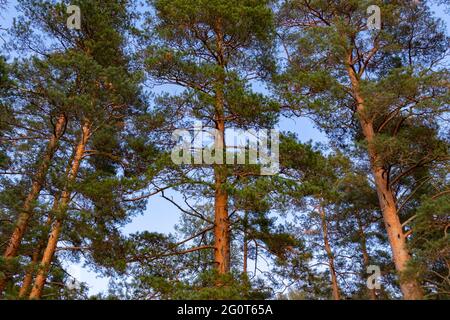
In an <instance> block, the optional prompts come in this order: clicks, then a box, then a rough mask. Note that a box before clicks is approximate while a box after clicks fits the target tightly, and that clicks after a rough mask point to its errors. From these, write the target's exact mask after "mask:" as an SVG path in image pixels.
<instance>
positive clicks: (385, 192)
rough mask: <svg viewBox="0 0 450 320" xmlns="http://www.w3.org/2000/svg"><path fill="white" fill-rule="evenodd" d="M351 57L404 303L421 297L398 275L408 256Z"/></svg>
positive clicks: (411, 283) (413, 281) (416, 287)
mask: <svg viewBox="0 0 450 320" xmlns="http://www.w3.org/2000/svg"><path fill="white" fill-rule="evenodd" d="M350 61H351V55H350V56H349V59H348V61H347V63H348V67H347V71H348V74H349V77H350V80H351V83H352V89H353V95H354V97H355V99H356V102H357V114H358V117H359V122H360V124H361V127H362V131H363V134H364V137H365V139H366V141H367V145H368V154H369V158H370V164H371V170H372V174H373V176H374V179H375V185H376V188H377V194H378V200H379V203H380V208H381V211H382V213H383V219H384V224H385V227H386V231H387V234H388V239H389V244H390V246H391V250H392V258H393V260H394V264H395V268H396V270H397V272H398V273H399V276H400V288H401V291H402V293H403V298H404V299H407V300H417V299H422V298H423V293H422V288H421V287H420V284H419V283H418V281H417V280H416V279H405V278H403V276H402V273H403V272H404V271H405V270H406V267H407V264H408V262H409V261H410V260H411V256H410V254H409V252H408V248H407V245H406V237H405V234H404V233H403V228H402V225H401V223H400V219H399V217H398V214H397V203H396V199H395V196H394V194H393V192H392V190H391V189H390V186H389V181H388V176H387V174H386V172H385V170H384V168H383V163H382V161H381V159H380V155H379V154H378V152H377V150H376V149H375V147H374V145H373V142H374V139H375V131H374V128H373V120H372V119H368V117H367V116H366V112H367V111H366V109H365V105H364V99H363V97H362V95H361V94H360V87H359V78H358V76H357V74H356V72H355V70H354V69H353V68H352V66H351V62H350Z"/></svg>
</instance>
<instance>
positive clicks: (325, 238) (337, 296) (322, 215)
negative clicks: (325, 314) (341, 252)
mask: <svg viewBox="0 0 450 320" xmlns="http://www.w3.org/2000/svg"><path fill="white" fill-rule="evenodd" d="M319 213H320V218H321V222H322V235H323V243H324V245H325V251H326V253H327V256H328V265H329V267H330V274H331V287H332V291H333V299H334V300H341V294H340V291H339V284H338V280H337V275H336V269H335V265H334V255H333V251H332V250H331V246H330V241H329V239H328V226H327V217H326V213H325V209H324V208H323V206H322V205H319Z"/></svg>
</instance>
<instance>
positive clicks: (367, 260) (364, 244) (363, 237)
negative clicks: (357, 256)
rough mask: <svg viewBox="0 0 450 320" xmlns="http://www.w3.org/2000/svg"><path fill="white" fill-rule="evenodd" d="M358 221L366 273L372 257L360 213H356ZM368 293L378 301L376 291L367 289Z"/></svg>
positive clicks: (372, 298) (371, 298)
mask: <svg viewBox="0 0 450 320" xmlns="http://www.w3.org/2000/svg"><path fill="white" fill-rule="evenodd" d="M356 220H357V221H358V233H359V239H360V245H361V252H362V256H363V263H364V267H365V271H366V270H367V268H368V267H369V266H370V257H369V252H368V251H367V239H366V234H365V232H364V228H363V225H362V222H361V218H360V216H359V213H358V212H357V213H356ZM367 293H368V294H369V298H370V300H377V295H376V292H375V289H369V288H367Z"/></svg>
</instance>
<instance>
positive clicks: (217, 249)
mask: <svg viewBox="0 0 450 320" xmlns="http://www.w3.org/2000/svg"><path fill="white" fill-rule="evenodd" d="M215 32H216V36H217V57H218V58H217V59H218V64H219V66H220V67H221V68H222V70H223V72H225V60H224V54H223V50H224V49H223V31H222V22H221V20H220V19H219V20H218V21H217V23H216V27H215ZM224 83H225V79H224V78H223V76H219V79H217V86H216V90H215V93H216V96H215V123H216V129H217V130H218V133H219V137H218V139H217V141H216V151H219V150H220V151H219V152H221V156H222V157H223V155H224V154H223V152H224V150H225V148H226V147H225V119H224V106H225V102H224V94H223V85H224ZM214 179H215V185H214V187H215V200H214V260H215V264H216V269H217V271H218V272H219V274H226V273H228V272H230V219H229V216H228V192H227V190H226V183H227V167H226V165H223V164H216V165H215V166H214Z"/></svg>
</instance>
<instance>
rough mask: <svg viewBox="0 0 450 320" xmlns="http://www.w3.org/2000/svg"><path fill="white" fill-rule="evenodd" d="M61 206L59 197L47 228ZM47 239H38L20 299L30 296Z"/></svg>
mask: <svg viewBox="0 0 450 320" xmlns="http://www.w3.org/2000/svg"><path fill="white" fill-rule="evenodd" d="M58 205H59V195H57V196H55V200H54V202H53V208H52V211H51V212H50V214H49V216H48V219H47V224H46V225H47V226H48V227H50V226H51V225H52V220H53V213H54V212H56V210H57V209H58ZM45 242H46V241H45V237H44V235H43V234H42V235H40V236H39V238H38V242H37V246H36V248H34V250H33V254H32V256H31V262H30V265H29V266H28V268H27V272H26V274H25V277H24V278H23V282H22V286H21V287H20V291H19V298H23V297H25V296H26V295H27V294H29V291H30V287H31V284H32V282H33V277H34V272H35V269H36V266H37V265H38V263H39V257H40V256H41V253H42V250H44V248H45Z"/></svg>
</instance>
